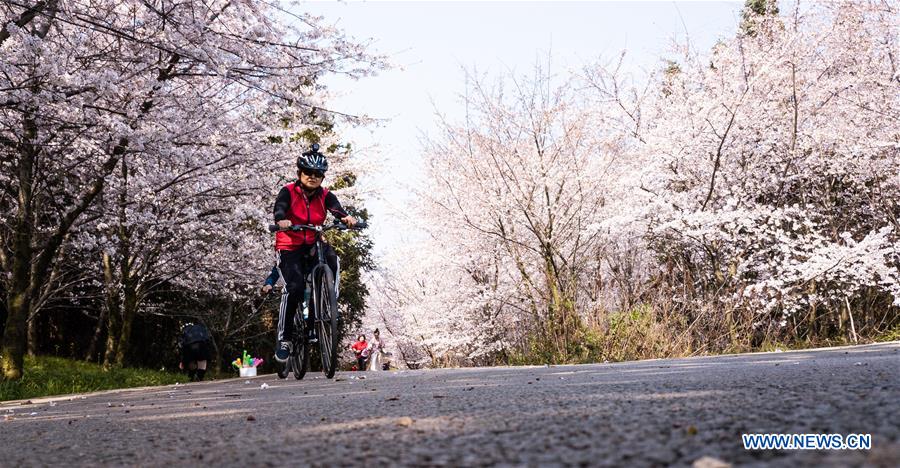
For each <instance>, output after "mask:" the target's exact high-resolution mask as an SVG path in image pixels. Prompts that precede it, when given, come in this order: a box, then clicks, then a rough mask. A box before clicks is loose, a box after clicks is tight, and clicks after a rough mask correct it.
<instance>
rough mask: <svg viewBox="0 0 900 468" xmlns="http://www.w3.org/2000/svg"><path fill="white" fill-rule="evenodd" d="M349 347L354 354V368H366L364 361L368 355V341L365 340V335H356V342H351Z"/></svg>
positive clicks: (362, 369)
mask: <svg viewBox="0 0 900 468" xmlns="http://www.w3.org/2000/svg"><path fill="white" fill-rule="evenodd" d="M350 349H351V350H352V351H353V352H354V353H355V354H356V364H357V368H356V370H361V371H364V370H366V361H367V359H368V356H369V352H368V349H369V343H368V342H366V335H359V336H358V337H356V343H353V344H352V345H351V346H350Z"/></svg>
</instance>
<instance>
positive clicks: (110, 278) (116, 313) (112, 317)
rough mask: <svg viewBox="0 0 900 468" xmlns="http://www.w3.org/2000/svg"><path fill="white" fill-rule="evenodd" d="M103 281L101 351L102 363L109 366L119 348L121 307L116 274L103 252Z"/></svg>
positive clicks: (108, 257)
mask: <svg viewBox="0 0 900 468" xmlns="http://www.w3.org/2000/svg"><path fill="white" fill-rule="evenodd" d="M101 255H102V261H103V281H104V283H106V284H105V288H106V301H105V304H104V309H105V312H104V313H105V314H106V319H107V324H106V351H105V352H104V353H103V365H104V366H105V367H109V366H111V365H113V364H114V363H115V358H116V353H117V352H118V348H119V346H118V345H119V323H120V320H119V319H120V317H121V313H122V311H121V309H120V308H119V287H118V284H117V281H116V274H115V271H114V270H113V265H112V258H110V256H109V254H108V253H106V252H103V253H102V254H101Z"/></svg>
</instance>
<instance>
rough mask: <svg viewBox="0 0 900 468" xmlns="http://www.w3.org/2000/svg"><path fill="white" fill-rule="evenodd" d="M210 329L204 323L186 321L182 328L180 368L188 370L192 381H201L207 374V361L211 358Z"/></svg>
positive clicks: (179, 342)
mask: <svg viewBox="0 0 900 468" xmlns="http://www.w3.org/2000/svg"><path fill="white" fill-rule="evenodd" d="M211 340H212V337H211V336H210V334H209V330H208V329H207V328H206V327H205V326H204V325H203V324H202V323H186V324H185V325H184V327H182V328H181V339H180V340H178V345H179V347H180V348H181V362H180V363H179V364H178V368H179V369H182V370H184V371H186V372H187V375H188V378H189V379H191V382H199V381H201V380H203V377H204V376H205V375H206V362H207V361H209V360H210V341H211Z"/></svg>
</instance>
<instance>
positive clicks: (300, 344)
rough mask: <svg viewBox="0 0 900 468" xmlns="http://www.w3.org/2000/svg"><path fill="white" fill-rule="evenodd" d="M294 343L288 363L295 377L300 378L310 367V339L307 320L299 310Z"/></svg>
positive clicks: (295, 320)
mask: <svg viewBox="0 0 900 468" xmlns="http://www.w3.org/2000/svg"><path fill="white" fill-rule="evenodd" d="M294 330H296V331H295V332H294V344H293V350H292V352H291V357H290V358H288V364H290V366H291V371H293V372H294V378H295V379H297V380H300V379H302V378H303V376H305V375H306V371H307V370H308V369H309V339H308V338H307V332H306V321H305V320H303V312H302V311H298V312H297V315H296V316H295V319H294Z"/></svg>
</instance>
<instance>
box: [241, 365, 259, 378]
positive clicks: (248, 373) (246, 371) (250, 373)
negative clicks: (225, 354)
mask: <svg viewBox="0 0 900 468" xmlns="http://www.w3.org/2000/svg"><path fill="white" fill-rule="evenodd" d="M241 377H256V368H255V367H241Z"/></svg>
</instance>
